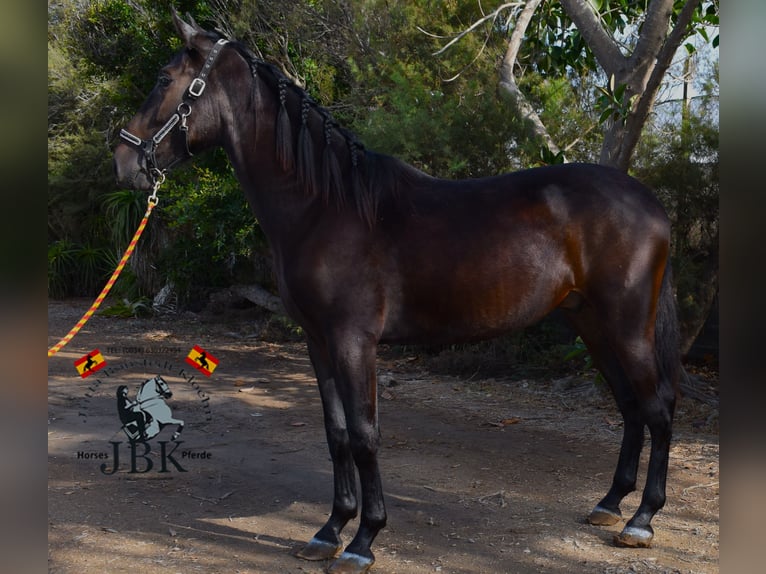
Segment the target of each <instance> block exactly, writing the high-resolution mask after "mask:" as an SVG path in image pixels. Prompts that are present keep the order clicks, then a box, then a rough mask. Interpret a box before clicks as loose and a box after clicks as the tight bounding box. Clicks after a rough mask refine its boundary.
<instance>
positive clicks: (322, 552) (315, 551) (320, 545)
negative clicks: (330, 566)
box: [295, 537, 342, 561]
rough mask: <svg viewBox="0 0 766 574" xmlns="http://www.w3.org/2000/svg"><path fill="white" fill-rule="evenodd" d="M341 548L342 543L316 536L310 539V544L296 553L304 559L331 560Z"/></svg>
mask: <svg viewBox="0 0 766 574" xmlns="http://www.w3.org/2000/svg"><path fill="white" fill-rule="evenodd" d="M341 548H342V545H341V544H333V543H332V542H325V541H324V540H319V539H318V538H316V537H314V538H312V539H311V540H309V542H308V544H306V545H305V546H304V547H303V548H301V549H300V550H298V552H296V553H295V555H296V556H297V557H298V558H303V559H304V560H312V561H313V560H330V559H331V558H335V556H336V555H337V554H338V551H339V550H340V549H341Z"/></svg>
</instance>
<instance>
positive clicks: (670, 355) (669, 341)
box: [654, 259, 681, 392]
mask: <svg viewBox="0 0 766 574" xmlns="http://www.w3.org/2000/svg"><path fill="white" fill-rule="evenodd" d="M654 339H655V352H656V355H657V367H658V369H659V375H660V381H661V384H662V383H663V382H664V383H666V384H670V385H671V387H672V388H673V389H674V390H675V391H676V392H677V391H678V388H679V375H680V373H681V335H680V332H679V328H678V314H677V310H676V300H675V297H674V296H673V270H672V268H671V265H670V259H668V262H667V264H666V265H665V275H664V276H663V278H662V287H660V298H659V301H658V303H657V318H656V320H655V325H654Z"/></svg>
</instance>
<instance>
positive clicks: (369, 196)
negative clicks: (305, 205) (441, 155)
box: [231, 42, 425, 227]
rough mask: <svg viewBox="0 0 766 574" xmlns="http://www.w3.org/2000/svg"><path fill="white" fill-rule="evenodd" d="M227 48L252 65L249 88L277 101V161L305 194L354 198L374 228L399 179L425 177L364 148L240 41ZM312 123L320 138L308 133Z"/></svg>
mask: <svg viewBox="0 0 766 574" xmlns="http://www.w3.org/2000/svg"><path fill="white" fill-rule="evenodd" d="M231 46H233V47H234V48H235V49H236V50H237V51H238V52H239V53H240V55H242V57H243V58H244V59H245V60H246V61H247V63H248V65H249V66H250V71H251V74H252V76H253V79H254V82H253V86H254V88H253V89H254V90H261V89H262V86H265V87H267V89H268V90H269V91H270V93H271V97H273V98H275V100H276V101H277V103H278V111H277V117H276V118H275V120H274V122H275V132H276V138H275V142H274V145H275V150H276V155H277V162H278V163H279V165H280V167H281V168H282V169H283V170H284V171H285V172H290V171H292V170H295V172H296V174H297V177H298V181H299V182H300V184H301V186H302V187H303V189H304V192H305V193H306V194H307V195H311V196H318V197H321V198H322V199H323V201H324V202H325V204H329V203H330V202H333V203H335V205H336V206H337V207H338V208H339V209H340V208H342V207H343V206H344V205H345V204H346V202H347V201H352V202H353V203H354V204H355V205H356V209H357V212H358V214H359V217H360V218H361V219H362V220H363V221H365V222H366V223H367V225H368V226H370V227H373V226H374V223H375V221H376V219H377V215H378V209H379V205H380V202H381V200H382V199H383V198H386V197H396V196H397V192H398V189H399V187H400V183H401V179H402V177H404V178H407V179H410V180H412V179H414V178H415V177H417V176H424V175H425V174H423V173H422V172H420V171H419V170H417V169H416V168H414V167H412V166H410V165H408V164H406V163H404V162H403V161H401V160H399V159H396V158H393V157H391V156H387V155H384V154H379V153H376V152H373V151H370V150H367V149H366V148H365V147H364V145H363V144H362V143H361V142H360V141H359V140H358V139H357V137H356V136H355V135H354V134H353V133H352V132H351V131H349V130H347V129H345V128H343V127H341V126H340V125H339V124H338V123H337V122H336V121H335V119H334V118H333V117H332V115H331V114H330V112H329V111H328V110H327V109H326V108H324V107H322V106H320V105H319V104H318V103H317V102H316V101H315V100H314V99H313V98H312V97H311V96H310V95H309V94H308V93H307V92H306V91H305V90H304V89H302V88H301V87H299V86H298V85H297V84H295V83H294V82H293V81H292V80H290V79H289V78H288V77H287V76H286V75H285V74H284V73H283V72H282V71H281V70H279V68H277V67H276V66H275V65H273V64H270V63H268V62H265V61H263V60H261V59H259V58H257V57H256V56H255V55H254V54H253V53H252V52H251V51H250V50H249V49H248V48H247V47H246V46H244V45H243V44H242V43H240V42H232V43H231ZM256 99H257V98H256ZM296 101H297V102H299V105H297V106H296V105H295V102H296ZM291 102H292V105H291ZM319 122H321V131H320V130H319V129H318V128H319ZM296 125H297V126H298V133H297V138H296V137H295V131H294V130H295V126H296ZM312 126H313V128H314V132H315V133H316V132H319V133H321V137H315V135H314V134H312V129H311V128H312ZM343 146H345V150H344V149H343ZM344 165H345V169H344V167H343V166H344Z"/></svg>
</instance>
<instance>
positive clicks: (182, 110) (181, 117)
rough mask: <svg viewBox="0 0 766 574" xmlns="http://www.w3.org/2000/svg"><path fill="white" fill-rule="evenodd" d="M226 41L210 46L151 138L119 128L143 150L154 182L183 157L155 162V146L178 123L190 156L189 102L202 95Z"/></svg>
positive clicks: (125, 137) (128, 140)
mask: <svg viewBox="0 0 766 574" xmlns="http://www.w3.org/2000/svg"><path fill="white" fill-rule="evenodd" d="M228 43H229V41H228V40H224V39H221V40H218V41H217V42H216V43H215V45H214V46H213V47H212V48H211V50H210V53H209V54H208V55H207V60H205V64H204V65H203V66H202V69H201V70H200V72H199V74H198V75H197V77H196V78H194V79H193V80H192V82H191V84H189V87H188V88H187V89H186V93H185V94H184V97H183V100H182V101H181V103H180V104H178V107H177V108H176V112H175V113H174V114H173V115H172V116H171V117H170V119H169V120H168V121H167V122H166V123H165V125H164V126H162V127H161V128H160V129H159V130H158V131H157V133H156V134H154V135H153V136H152V138H151V139H148V140H145V139H141V138H140V137H138V136H136V135H133V134H132V133H130V132H129V131H128V130H126V129H122V130H120V138H122V139H123V140H125V141H126V142H128V143H129V144H131V145H133V146H135V147H137V148H138V149H140V150H142V151H143V152H144V155H145V156H146V163H147V167H148V168H149V174H150V175H151V177H152V179H153V180H154V182H155V183H157V182H158V181H159V182H161V181H162V180H164V179H165V172H166V171H167V170H169V169H170V168H171V167H173V166H174V165H175V164H176V163H178V162H179V161H181V160H182V159H185V158H177V159H176V160H174V161H173V162H171V163H170V164H169V165H168V166H166V167H165V168H164V169H162V168H160V166H159V165H158V164H157V159H156V157H155V153H156V151H157V146H159V145H160V142H161V141H162V140H163V139H165V136H167V135H168V134H169V133H170V132H171V131H172V130H173V128H174V127H175V126H176V125H178V129H180V130H181V131H182V132H184V135H185V137H184V141H185V142H186V157H187V158H188V157H191V156H192V153H191V151H189V127H188V126H187V125H186V118H188V117H189V116H190V115H191V112H192V107H191V103H190V102H193V101H194V100H196V99H197V98H199V97H200V96H201V95H202V92H204V91H205V87H206V86H207V84H206V82H205V80H206V79H207V76H208V74H209V73H210V70H211V69H212V67H213V64H214V63H215V61H216V60H217V59H218V55H219V54H220V53H221V50H222V49H223V47H224V46H225V45H226V44H228ZM179 124H180V125H179Z"/></svg>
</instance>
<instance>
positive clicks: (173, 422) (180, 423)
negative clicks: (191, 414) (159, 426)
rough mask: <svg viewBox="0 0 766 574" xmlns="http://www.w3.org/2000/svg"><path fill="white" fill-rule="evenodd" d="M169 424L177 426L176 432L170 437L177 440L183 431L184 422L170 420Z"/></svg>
mask: <svg viewBox="0 0 766 574" xmlns="http://www.w3.org/2000/svg"><path fill="white" fill-rule="evenodd" d="M170 422H171V424H174V425H178V426H176V431H175V432H174V433H173V436H172V437H171V438H172V440H178V437H180V436H181V433H182V432H183V430H184V421H182V420H181V419H170Z"/></svg>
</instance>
